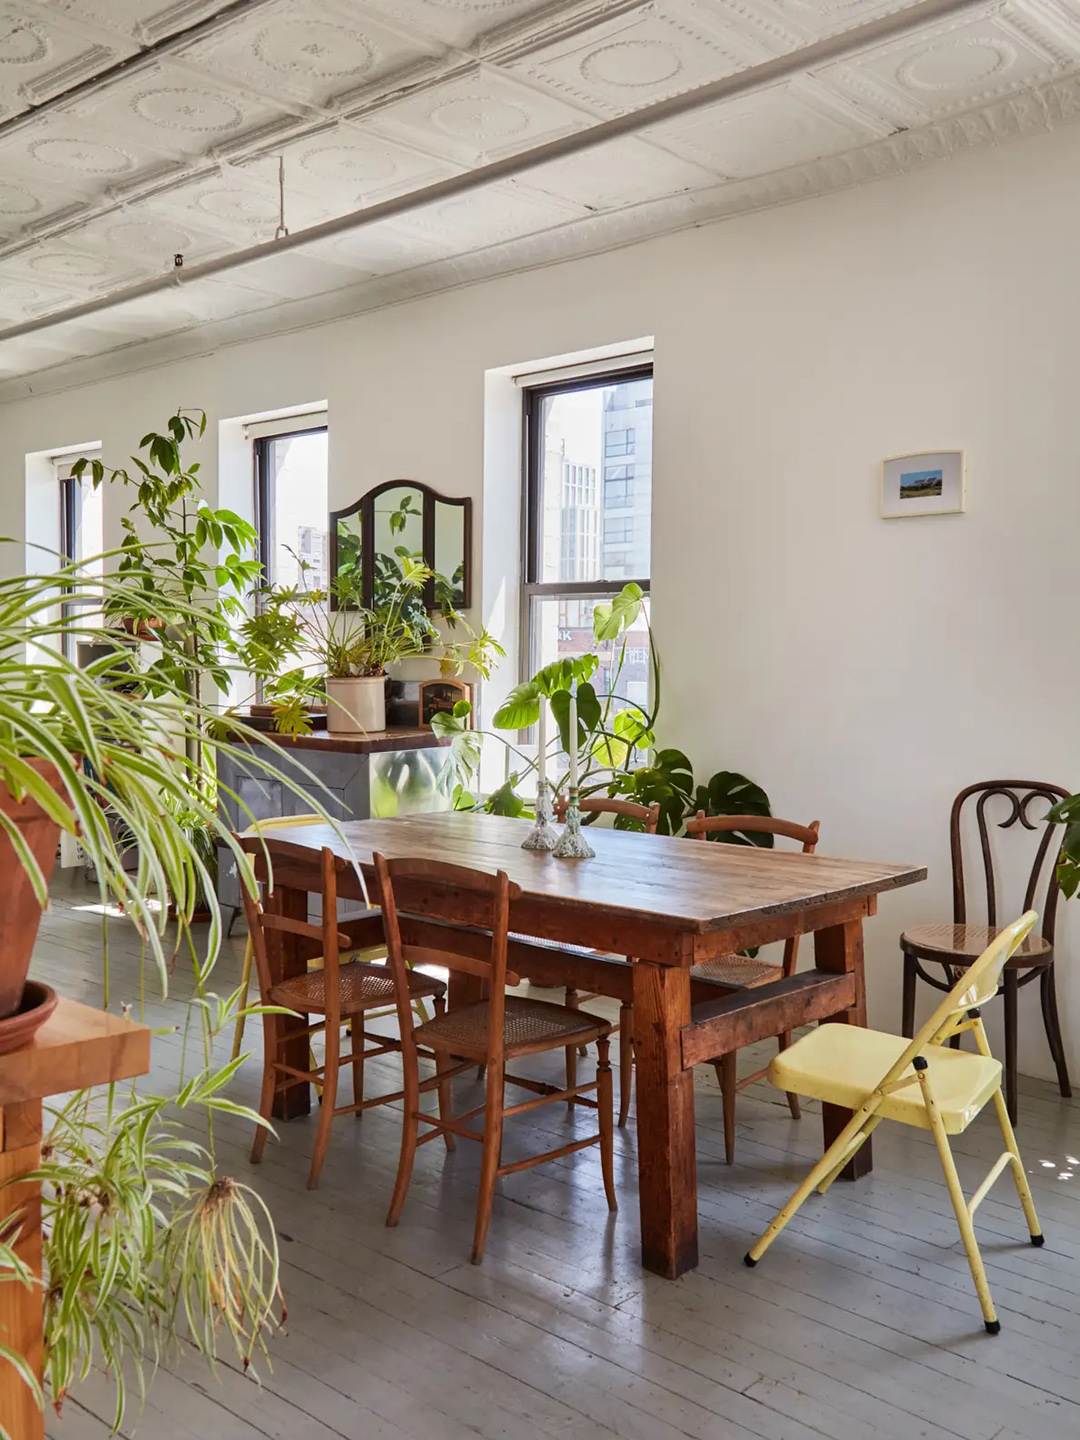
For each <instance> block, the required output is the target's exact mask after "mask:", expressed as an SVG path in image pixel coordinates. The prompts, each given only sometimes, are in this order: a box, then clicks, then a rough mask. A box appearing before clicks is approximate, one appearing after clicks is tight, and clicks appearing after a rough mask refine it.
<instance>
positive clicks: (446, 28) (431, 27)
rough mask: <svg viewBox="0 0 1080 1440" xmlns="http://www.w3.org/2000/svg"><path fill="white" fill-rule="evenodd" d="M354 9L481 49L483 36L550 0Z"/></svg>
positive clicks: (379, 4)
mask: <svg viewBox="0 0 1080 1440" xmlns="http://www.w3.org/2000/svg"><path fill="white" fill-rule="evenodd" d="M355 8H357V9H360V10H362V11H367V12H370V13H371V14H377V15H380V16H383V17H385V19H386V20H388V21H393V22H394V23H396V24H398V25H401V26H402V27H405V28H407V29H408V30H409V31H411V32H412V33H414V34H416V35H423V36H430V37H431V38H432V39H434V40H436V41H438V42H439V43H441V44H443V45H452V46H454V47H456V48H459V49H463V50H471V49H480V48H482V42H483V39H484V37H485V36H486V35H487V34H488V33H490V32H491V31H493V30H495V31H498V30H501V29H503V28H504V27H506V26H510V25H512V24H514V22H515V21H520V20H527V19H528V18H529V17H531V16H536V15H541V16H542V15H543V14H544V13H545V12H548V11H550V10H551V9H552V8H553V6H552V0H363V3H361V4H358V5H356V6H355ZM566 8H574V9H576V8H578V7H566Z"/></svg>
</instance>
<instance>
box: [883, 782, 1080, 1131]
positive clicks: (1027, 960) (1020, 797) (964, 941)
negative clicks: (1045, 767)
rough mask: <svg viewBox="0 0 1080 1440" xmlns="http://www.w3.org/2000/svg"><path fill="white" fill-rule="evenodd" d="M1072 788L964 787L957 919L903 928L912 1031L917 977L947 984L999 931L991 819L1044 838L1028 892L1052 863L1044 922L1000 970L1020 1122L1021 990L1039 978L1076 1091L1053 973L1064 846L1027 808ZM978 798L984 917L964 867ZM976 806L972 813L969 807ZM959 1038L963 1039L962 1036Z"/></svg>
mask: <svg viewBox="0 0 1080 1440" xmlns="http://www.w3.org/2000/svg"><path fill="white" fill-rule="evenodd" d="M1068 795H1069V792H1068V791H1067V790H1062V789H1061V788H1060V787H1059V786H1057V785H1047V784H1044V783H1043V782H1042V781H1039V780H985V781H981V782H980V783H979V784H976V785H969V786H967V788H966V789H964V790H961V791H960V794H959V795H957V797H956V799H955V800H954V801H953V806H952V813H951V815H950V817H949V848H950V852H951V856H952V882H953V923H952V924H951V925H916V926H914V927H913V928H912V929H910V930H905V931H904V933H903V934H902V935H901V937H900V949H901V951H902V953H903V956H904V995H903V1010H902V1027H901V1028H902V1029H903V1032H904V1034H905V1035H911V1034H913V1033H914V1029H915V991H916V982H917V981H919V980H925V981H926V983H927V984H928V985H932V986H933V987H934V989H935V990H945V991H948V990H949V989H951V988H952V986H953V985H954V984H955V982H956V980H957V978H958V977H959V976H960V975H962V974H963V972H964V970H965V969H967V967H968V966H970V965H972V964H973V963H974V961H975V959H976V958H977V957H978V956H979V955H980V954H981V953H982V951H984V950H985V949H986V947H987V946H988V945H989V944H990V942H991V941H992V940H993V939H994V937H995V936H996V935H997V934H999V930H998V921H997V917H998V900H999V890H998V880H997V875H996V872H995V869H994V856H993V849H992V846H991V843H990V825H991V824H996V826H997V828H998V829H1000V830H1009V829H1011V827H1012V826H1014V825H1016V824H1017V823H1019V825H1020V827H1021V828H1022V829H1024V830H1027V831H1030V832H1032V833H1034V834H1039V831H1040V830H1041V832H1042V833H1041V835H1039V841H1038V845H1037V846H1036V849H1035V856H1034V859H1033V861H1032V866H1031V872H1030V874H1029V876H1028V881H1027V887H1026V889H1025V891H1024V909H1025V910H1030V909H1032V908H1033V907H1034V905H1035V902H1036V892H1037V890H1038V889H1039V886H1040V884H1041V882H1042V878H1043V876H1044V874H1045V872H1046V866H1047V862H1048V861H1049V862H1050V868H1049V875H1048V876H1047V877H1046V891H1045V902H1044V904H1043V907H1042V927H1041V931H1040V933H1039V934H1037V935H1036V934H1032V935H1029V936H1028V937H1027V938H1026V939H1025V940H1024V942H1023V944H1022V945H1020V946H1019V947H1018V949H1017V950H1016V953H1015V954H1014V955H1013V956H1012V957H1011V958H1010V960H1009V962H1008V964H1007V965H1006V966H1005V969H1004V971H1003V972H1002V976H1001V990H1000V994H1001V995H1002V997H1003V1000H1004V1005H1005V1096H1006V1101H1007V1103H1008V1107H1009V1118H1010V1119H1011V1120H1012V1123H1013V1124H1014V1125H1015V1124H1016V1116H1017V1109H1018V1103H1017V1102H1018V1090H1017V1033H1018V1023H1017V996H1018V994H1019V991H1020V990H1021V989H1022V988H1023V987H1024V986H1025V985H1030V984H1031V982H1032V981H1033V980H1035V979H1036V978H1037V979H1038V981H1039V991H1040V998H1041V1000H1042V1014H1043V1025H1044V1026H1045V1029H1046V1039H1047V1042H1048V1044H1049V1046H1050V1054H1051V1056H1052V1058H1053V1061H1054V1066H1055V1068H1056V1070H1057V1077H1058V1089H1059V1090H1060V1091H1061V1093H1062V1095H1064V1096H1066V1097H1068V1096H1070V1095H1071V1094H1072V1085H1071V1084H1070V1081H1069V1069H1068V1065H1067V1063H1066V1060H1065V1046H1064V1043H1063V1041H1062V1037H1061V1021H1060V1018H1059V1016H1058V1005H1057V988H1056V985H1055V979H1054V922H1055V920H1056V918H1057V902H1058V884H1057V878H1056V870H1057V860H1058V855H1059V853H1060V848H1061V847H1060V845H1053V844H1052V840H1053V834H1054V828H1055V827H1054V826H1053V825H1050V824H1047V823H1046V821H1045V820H1044V819H1042V818H1039V819H1036V820H1032V819H1031V817H1030V815H1029V814H1028V811H1029V808H1030V806H1031V805H1032V804H1033V803H1034V802H1035V801H1038V800H1041V801H1045V802H1047V803H1048V804H1050V805H1054V804H1056V803H1057V802H1058V801H1059V800H1065V799H1067V798H1068ZM995 799H1001V800H1005V801H1006V802H1007V803H1008V807H1009V808H1008V813H1007V814H1006V816H1005V818H1004V819H1003V820H999V821H989V820H988V819H987V813H986V812H987V806H988V804H989V803H990V802H991V801H992V800H995ZM969 801H972V802H974V810H975V823H976V829H977V834H978V839H979V851H980V854H981V856H982V870H983V879H984V882H985V893H986V924H985V925H972V924H969V923H968V918H967V917H968V905H967V891H966V883H965V882H966V874H965V869H964V850H965V846H964V838H963V829H964V823H965V820H966V807H967V804H968V802H969ZM967 813H970V812H967ZM924 962H929V963H931V964H934V965H940V966H941V968H942V972H943V978H942V979H938V977H937V976H936V975H930V974H928V973H927V972H926V970H925V969H924ZM954 1043H959V1042H958V1041H956V1042H954Z"/></svg>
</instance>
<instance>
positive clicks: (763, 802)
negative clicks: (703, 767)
mask: <svg viewBox="0 0 1080 1440" xmlns="http://www.w3.org/2000/svg"><path fill="white" fill-rule="evenodd" d="M694 799H695V808H696V809H698V810H704V811H705V813H706V815H771V814H772V811H771V810H770V808H769V797H768V795H766V794H765V791H764V790H762V788H761V786H760V785H755V784H754V782H753V781H752V780H748V779H747V777H746V776H745V775H740V774H738V773H737V772H736V771H734V770H718V771H717V772H716V774H715V775H713V776H712V777H711V778H710V780H709V783H708V785H699V786H698V789H697V794H696V796H695V797H694ZM708 838H709V839H710V840H718V841H720V842H721V843H723V844H727V845H757V846H759V847H760V848H761V849H763V850H770V849H771V848H772V845H773V837H772V836H771V835H768V834H762V833H761V832H760V831H756V830H751V831H746V830H724V831H720V832H718V833H716V834H713V835H710V836H709V837H708Z"/></svg>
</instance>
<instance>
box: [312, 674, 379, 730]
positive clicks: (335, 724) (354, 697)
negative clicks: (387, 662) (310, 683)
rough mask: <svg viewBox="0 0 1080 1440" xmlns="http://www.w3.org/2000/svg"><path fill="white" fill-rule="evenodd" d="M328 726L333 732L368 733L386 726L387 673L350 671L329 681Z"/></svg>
mask: <svg viewBox="0 0 1080 1440" xmlns="http://www.w3.org/2000/svg"><path fill="white" fill-rule="evenodd" d="M326 708H327V729H328V730H329V731H330V733H331V734H332V735H366V734H368V733H370V732H371V731H374V730H385V729H386V676H385V675H350V676H349V677H348V678H347V679H337V680H334V679H330V678H329V677H328V678H327V681H326Z"/></svg>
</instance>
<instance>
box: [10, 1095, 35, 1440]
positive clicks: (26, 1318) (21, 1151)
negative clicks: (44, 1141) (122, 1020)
mask: <svg viewBox="0 0 1080 1440" xmlns="http://www.w3.org/2000/svg"><path fill="white" fill-rule="evenodd" d="M0 1125H2V1127H3V1140H2V1142H0V1145H2V1148H0V1185H3V1186H4V1188H3V1189H2V1190H0V1195H2V1197H3V1199H2V1202H0V1235H2V1236H3V1237H4V1239H6V1240H10V1239H11V1236H12V1234H13V1233H14V1232H15V1231H16V1229H17V1230H18V1234H19V1238H18V1240H17V1241H16V1244H15V1250H16V1252H17V1253H18V1255H19V1256H20V1258H21V1259H22V1260H23V1262H24V1263H25V1264H26V1265H27V1267H28V1268H29V1269H30V1271H31V1273H32V1274H34V1275H40V1274H41V1186H40V1185H37V1184H33V1183H24V1184H21V1185H20V1184H14V1185H12V1184H10V1183H9V1182H10V1181H11V1180H13V1179H16V1178H17V1177H18V1176H19V1175H25V1174H27V1173H28V1172H29V1171H31V1170H34V1169H36V1167H37V1166H38V1165H39V1164H40V1160H41V1101H40V1100H27V1101H24V1102H23V1103H22V1104H20V1105H8V1106H7V1107H6V1108H5V1109H4V1110H3V1111H2V1112H0ZM42 1323H43V1319H42V1303H41V1287H40V1286H39V1285H34V1286H32V1287H31V1288H30V1289H27V1288H26V1286H25V1285H20V1284H19V1282H18V1281H16V1280H7V1281H5V1282H4V1283H3V1284H0V1341H2V1342H3V1344H5V1345H8V1346H10V1348H11V1349H12V1350H15V1351H17V1352H18V1353H19V1354H20V1355H23V1356H25V1357H26V1360H27V1361H28V1363H29V1364H30V1366H31V1368H32V1369H33V1371H34V1373H35V1374H36V1375H37V1377H38V1379H39V1380H40V1379H41V1373H42V1364H43V1358H44V1347H43V1340H42ZM0 1430H6V1431H7V1433H8V1434H9V1435H11V1436H13V1437H14V1436H18V1440H43V1437H44V1435H45V1418H44V1416H43V1415H42V1413H41V1411H40V1410H39V1409H38V1407H37V1404H36V1402H35V1400H34V1397H33V1395H31V1393H30V1391H29V1390H28V1389H27V1387H26V1385H25V1384H24V1383H23V1381H22V1380H21V1379H20V1378H19V1376H18V1375H17V1374H16V1372H15V1370H14V1369H13V1368H12V1367H11V1366H10V1365H8V1364H7V1363H4V1364H3V1365H0Z"/></svg>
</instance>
